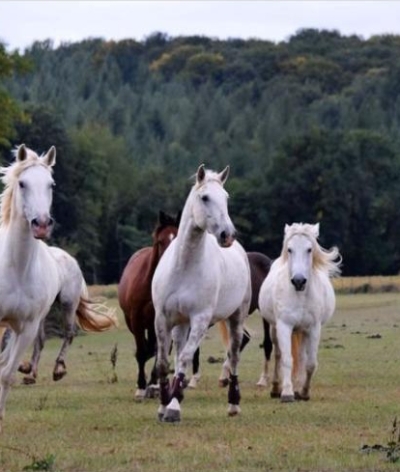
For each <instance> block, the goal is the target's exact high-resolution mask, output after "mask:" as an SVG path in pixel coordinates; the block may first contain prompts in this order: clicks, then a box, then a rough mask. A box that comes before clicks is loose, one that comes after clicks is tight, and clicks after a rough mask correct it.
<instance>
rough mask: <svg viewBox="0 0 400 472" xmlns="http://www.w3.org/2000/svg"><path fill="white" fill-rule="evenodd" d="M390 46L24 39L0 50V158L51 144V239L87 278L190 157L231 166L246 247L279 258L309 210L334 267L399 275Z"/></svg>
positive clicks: (188, 165) (167, 192) (145, 240)
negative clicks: (332, 252)
mask: <svg viewBox="0 0 400 472" xmlns="http://www.w3.org/2000/svg"><path fill="white" fill-rule="evenodd" d="M399 54H400V37H398V36H394V35H382V36H375V37H372V38H370V39H368V40H364V39H362V38H360V37H358V36H343V35H341V34H340V33H339V32H338V31H326V30H316V29H304V30H300V31H298V32H296V33H295V34H294V35H293V36H291V37H290V38H289V39H288V40H287V41H284V42H280V43H272V42H270V41H262V40H256V39H251V40H239V39H229V40H226V41H221V40H216V39H211V38H207V37H203V36H188V37H175V38H171V37H168V36H167V35H165V34H163V33H154V34H152V35H151V36H149V37H148V38H146V39H145V40H143V41H141V42H138V41H135V40H131V39H127V40H124V41H118V42H116V41H105V40H102V39H96V38H93V39H88V40H85V41H81V42H77V43H65V44H62V45H60V46H59V47H57V48H55V47H54V45H53V44H52V42H51V41H50V40H48V41H43V42H35V43H33V44H32V45H31V46H30V47H29V48H27V49H26V50H25V52H24V54H23V56H18V55H14V54H7V53H6V51H5V49H4V46H1V47H0V85H1V88H0V105H2V114H1V117H0V145H2V146H3V148H2V149H3V158H4V159H9V158H10V155H9V153H8V152H5V151H4V150H6V149H9V147H10V146H11V145H16V144H19V143H21V142H25V144H26V145H27V146H29V147H32V148H33V149H35V150H36V151H38V152H44V151H46V150H47V149H48V148H49V147H50V146H51V145H53V144H54V145H55V146H56V147H57V151H58V154H57V156H58V157H57V165H56V182H57V189H56V193H55V201H54V212H55V218H56V221H57V227H56V231H55V233H54V241H53V243H54V244H59V245H61V246H62V247H64V248H66V249H67V250H69V251H70V252H71V253H72V254H74V255H75V256H76V257H77V258H78V260H79V262H80V264H81V266H82V268H83V270H84V273H85V277H86V278H87V279H88V281H89V282H98V283H110V282H116V281H118V279H119V276H120V274H121V272H122V269H123V267H124V265H125V263H126V261H127V260H128V258H129V257H130V255H131V254H132V252H133V251H135V250H137V249H139V248H140V247H142V246H144V245H147V244H149V243H150V241H151V232H152V230H153V227H154V225H155V223H156V219H157V214H158V211H159V210H160V209H161V210H164V211H168V212H171V213H177V212H178V211H179V210H180V209H181V208H182V206H183V204H184V202H185V199H186V196H187V192H188V189H189V186H190V183H191V181H190V176H191V175H193V174H194V172H195V171H196V169H197V167H198V165H199V164H201V163H205V164H206V166H207V167H210V168H212V169H215V170H221V169H222V168H223V167H225V165H226V164H230V166H231V174H230V175H231V177H230V179H229V180H228V182H227V189H228V191H229V192H230V197H231V198H230V213H231V216H232V219H233V221H234V223H235V224H236V226H237V228H238V229H239V239H240V241H241V242H242V244H243V245H244V246H245V248H246V249H247V250H258V251H261V252H263V253H265V254H267V255H269V256H270V257H276V256H277V255H278V253H279V251H280V246H281V242H282V237H283V227H284V224H285V223H292V222H295V221H303V222H309V223H315V222H318V221H319V222H321V242H322V243H323V244H324V245H325V246H327V247H329V246H332V245H338V246H339V249H340V250H341V252H342V254H343V256H344V260H343V263H344V264H343V273H344V274H345V275H372V274H393V273H397V272H398V271H399V267H400V250H399V243H398V241H397V240H398V238H397V234H398V233H399V229H400V228H399V227H398V226H399V223H398V217H397V205H398V201H399V200H398V197H399V195H398V194H399V192H400V190H399V189H400V155H399V141H400V139H399V138H400V85H399V83H400V80H399V78H400V67H399V65H398V57H399ZM21 64H25V65H26V64H31V69H30V70H27V68H26V67H21ZM2 97H4V106H3V98H2ZM3 110H5V112H4V113H3Z"/></svg>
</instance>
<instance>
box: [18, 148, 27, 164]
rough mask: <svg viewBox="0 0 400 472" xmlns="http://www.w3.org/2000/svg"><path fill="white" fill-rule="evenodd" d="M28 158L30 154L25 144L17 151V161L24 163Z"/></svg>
mask: <svg viewBox="0 0 400 472" xmlns="http://www.w3.org/2000/svg"><path fill="white" fill-rule="evenodd" d="M27 157H28V152H27V150H26V147H25V144H21V145H20V146H19V147H18V151H17V161H18V162H22V161H24V160H25V159H26V158H27Z"/></svg>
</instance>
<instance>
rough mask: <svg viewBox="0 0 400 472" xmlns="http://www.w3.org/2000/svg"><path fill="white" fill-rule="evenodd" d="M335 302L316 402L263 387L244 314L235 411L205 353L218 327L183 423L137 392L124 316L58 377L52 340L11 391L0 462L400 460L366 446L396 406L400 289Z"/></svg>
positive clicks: (312, 463) (342, 463) (35, 466)
mask: <svg viewBox="0 0 400 472" xmlns="http://www.w3.org/2000/svg"><path fill="white" fill-rule="evenodd" d="M337 302H338V303H337V305H338V306H337V311H336V314H335V315H334V317H333V319H332V320H331V322H330V323H329V324H328V325H327V326H326V327H325V329H324V330H323V336H322V341H321V345H320V351H319V369H318V371H317V373H316V375H315V378H314V380H313V383H312V389H311V400H310V401H309V402H301V403H294V404H281V403H280V402H279V401H276V400H272V399H270V397H269V391H267V390H259V389H257V387H256V386H255V383H256V381H257V380H258V377H259V374H260V369H261V365H262V350H261V349H259V344H260V342H261V341H262V328H261V320H260V318H259V316H258V315H257V314H254V315H252V316H251V317H250V318H249V323H248V324H249V327H250V329H251V331H252V333H253V339H252V342H251V343H250V344H249V345H248V346H247V347H246V350H245V351H244V353H243V355H242V359H241V365H240V376H239V378H240V382H241V394H242V402H241V407H242V414H241V415H240V416H239V417H236V418H229V417H228V416H227V392H226V390H223V389H220V388H218V376H219V373H220V368H221V365H220V364H209V363H207V358H208V357H209V356H211V355H212V356H214V357H221V356H222V355H223V347H222V344H221V341H220V338H219V335H218V331H217V330H216V329H214V328H212V329H211V330H210V332H209V334H208V336H207V338H206V339H205V341H204V343H203V346H202V348H203V349H202V378H201V380H200V384H199V387H198V389H197V390H195V391H187V392H186V396H185V400H184V402H183V403H182V422H181V423H180V424H178V425H171V424H163V423H159V422H158V421H157V419H156V416H157V406H158V403H157V401H156V400H146V401H144V402H142V403H137V402H135V401H134V398H133V396H134V392H135V389H136V385H135V382H136V370H137V369H136V362H135V361H134V358H133V352H134V342H133V337H132V336H131V334H130V333H129V332H128V331H127V329H126V328H125V324H124V322H123V321H122V317H121V324H120V327H119V328H118V329H115V330H113V331H110V332H107V333H102V334H90V335H84V336H79V337H78V338H76V339H75V340H74V343H73V344H72V346H71V349H70V352H69V356H68V359H67V367H68V375H67V376H66V377H65V378H64V379H63V380H61V381H60V382H56V383H55V382H53V381H52V379H51V374H52V368H53V363H54V360H55V358H56V353H57V352H58V350H59V347H60V340H58V339H52V340H50V341H48V342H47V343H46V346H45V349H44V352H43V357H42V361H41V364H40V370H39V379H38V383H37V384H36V385H35V386H23V385H20V376H19V377H18V382H17V383H16V385H15V386H14V387H13V389H12V391H11V393H10V395H9V398H8V403H7V411H6V418H5V421H4V433H3V435H2V436H1V438H0V471H1V472H6V471H12V472H14V471H22V470H24V468H25V470H51V471H53V472H61V471H62V472H67V471H68V472H72V471H73V472H90V471H96V472H102V471H109V472H120V471H129V472H154V471H160V472H164V471H168V470H173V471H174V472H188V471H194V470H196V471H211V470H213V471H221V472H222V471H227V472H231V471H232V472H241V471H243V472H245V471H246V472H252V471H262V472H267V471H299V472H300V471H301V472H305V471H391V470H397V469H398V464H396V463H391V462H390V461H389V460H388V459H387V455H386V454H385V453H384V452H379V451H377V452H373V453H370V454H365V453H362V452H361V451H360V449H361V447H362V446H363V445H370V446H372V445H374V444H381V445H384V446H385V445H387V444H388V442H389V441H390V438H391V431H392V428H393V420H394V418H395V417H399V418H400V404H399V394H400V365H399V360H400V349H399V341H400V294H399V293H384V294H359V295H339V296H338V298H337ZM108 303H110V304H114V305H116V302H115V299H111V300H109V301H108ZM376 335H380V336H381V337H377V336H376ZM371 336H372V337H371ZM116 344H117V349H118V350H117V359H116V366H115V371H114V369H113V367H112V363H111V360H110V357H111V353H112V351H113V348H114V347H115V345H116ZM149 368H150V363H149ZM115 375H116V378H117V382H113V378H114V377H115Z"/></svg>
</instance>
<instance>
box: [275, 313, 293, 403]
mask: <svg viewBox="0 0 400 472" xmlns="http://www.w3.org/2000/svg"><path fill="white" fill-rule="evenodd" d="M292 331H293V328H292V327H291V326H288V325H287V324H285V323H282V321H280V320H278V321H277V323H276V336H277V339H278V345H279V349H280V351H281V363H280V364H281V365H280V374H281V378H282V392H281V401H282V402H292V401H294V391H293V383H292V366H293V359H292V347H291V339H292Z"/></svg>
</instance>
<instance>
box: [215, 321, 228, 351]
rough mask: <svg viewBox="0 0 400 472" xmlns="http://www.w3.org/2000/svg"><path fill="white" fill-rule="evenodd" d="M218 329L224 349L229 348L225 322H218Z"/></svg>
mask: <svg viewBox="0 0 400 472" xmlns="http://www.w3.org/2000/svg"><path fill="white" fill-rule="evenodd" d="M217 325H218V328H219V334H220V335H221V338H222V342H223V343H224V346H225V348H226V349H228V347H229V331H228V326H226V323H225V320H221V321H218V323H217Z"/></svg>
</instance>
